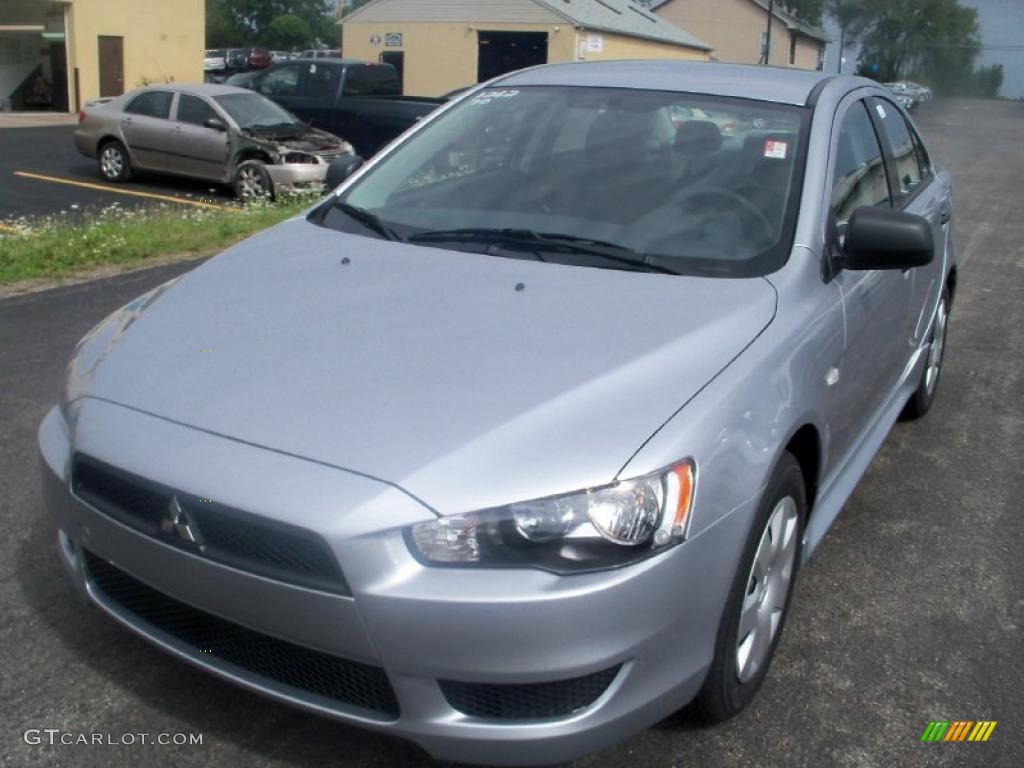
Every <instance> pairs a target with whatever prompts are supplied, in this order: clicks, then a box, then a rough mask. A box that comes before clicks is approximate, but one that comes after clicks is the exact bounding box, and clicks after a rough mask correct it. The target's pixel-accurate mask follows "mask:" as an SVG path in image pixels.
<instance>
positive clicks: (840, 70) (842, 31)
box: [836, 26, 846, 75]
mask: <svg viewBox="0 0 1024 768" xmlns="http://www.w3.org/2000/svg"><path fill="white" fill-rule="evenodd" d="M845 43H846V27H845V26H842V27H840V28H839V65H838V67H837V68H836V73H837V74H840V75H841V74H843V46H844V44H845Z"/></svg>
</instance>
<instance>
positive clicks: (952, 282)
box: [946, 264, 957, 308]
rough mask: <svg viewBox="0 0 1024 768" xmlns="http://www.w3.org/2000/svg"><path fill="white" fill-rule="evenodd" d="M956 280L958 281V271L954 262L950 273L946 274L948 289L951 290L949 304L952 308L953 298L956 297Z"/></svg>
mask: <svg viewBox="0 0 1024 768" xmlns="http://www.w3.org/2000/svg"><path fill="white" fill-rule="evenodd" d="M956 281H957V272H956V264H954V265H953V266H952V267H950V269H949V274H948V275H946V290H947V291H948V292H949V306H950V308H952V306H953V299H954V298H955V297H956Z"/></svg>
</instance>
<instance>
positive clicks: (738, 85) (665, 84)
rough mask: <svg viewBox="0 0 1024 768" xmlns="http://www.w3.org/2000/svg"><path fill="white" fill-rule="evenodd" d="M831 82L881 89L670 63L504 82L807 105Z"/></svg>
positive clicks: (805, 74)
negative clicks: (676, 92) (623, 89)
mask: <svg viewBox="0 0 1024 768" xmlns="http://www.w3.org/2000/svg"><path fill="white" fill-rule="evenodd" d="M830 80H842V81H847V82H848V84H849V85H850V86H851V87H855V86H862V85H877V83H875V82H874V81H873V80H867V79H865V78H858V77H848V76H844V77H839V76H836V75H828V74H826V73H824V72H818V71H813V70H803V69H790V68H786V67H763V66H756V65H751V64H717V63H711V62H701V61H670V60H628V61H593V62H571V63H565V64H547V65H544V66H539V67H533V68H530V69H525V70H521V71H519V72H515V73H513V74H511V75H509V76H507V77H504V78H501V79H500V80H499V82H500V84H501V85H502V86H515V85H568V86H591V87H605V88H638V89H646V90H655V91H679V92H680V93H700V94H706V95H709V96H733V97H736V98H743V99H757V100H760V101H772V102H777V103H779V104H798V105H804V104H807V103H808V100H809V99H810V97H811V94H812V93H813V92H814V91H815V90H816V88H817V87H818V86H819V85H821V84H823V83H825V82H827V81H830Z"/></svg>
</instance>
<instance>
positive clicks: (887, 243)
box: [840, 206, 935, 269]
mask: <svg viewBox="0 0 1024 768" xmlns="http://www.w3.org/2000/svg"><path fill="white" fill-rule="evenodd" d="M842 251H843V252H842V255H841V257H840V261H841V264H842V267H843V268H844V269H911V268H913V267H923V266H924V265H925V264H930V263H931V261H932V258H934V256H935V239H934V237H933V236H932V228H931V225H930V224H929V223H928V220H927V219H925V218H922V217H921V216H915V215H913V214H911V213H904V212H902V211H894V210H892V209H891V208H878V207H874V206H865V207H863V208H858V209H857V210H856V211H854V212H853V215H852V216H851V217H850V221H849V223H848V224H847V225H846V242H845V243H844V244H843V249H842Z"/></svg>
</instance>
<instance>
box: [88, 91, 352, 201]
mask: <svg viewBox="0 0 1024 768" xmlns="http://www.w3.org/2000/svg"><path fill="white" fill-rule="evenodd" d="M75 145H76V146H77V148H78V150H79V151H80V152H81V153H82V154H84V155H86V156H88V157H94V158H97V159H98V163H99V171H100V175H102V176H103V178H104V179H106V180H107V181H110V182H123V181H127V180H128V179H129V178H130V177H131V175H132V172H133V171H134V170H140V171H155V172H158V173H167V174H174V175H177V176H187V177H190V178H196V179H205V180H208V181H213V182H218V183H223V184H230V185H232V186H233V187H234V189H235V193H236V194H237V195H238V197H240V198H242V199H252V198H259V197H273V196H275V195H277V194H280V193H282V192H295V191H304V190H319V189H321V188H322V186H323V182H324V177H325V175H326V172H327V166H328V164H329V163H330V162H331V161H332V160H334V159H336V158H338V157H340V156H342V155H346V154H352V153H353V149H352V147H351V145H350V144H349V143H348V142H346V141H344V140H343V139H340V138H338V137H337V136H334V135H333V134H330V133H327V132H325V131H321V130H317V129H315V128H312V127H310V126H309V125H307V124H306V123H304V122H302V121H301V120H299V119H298V118H297V117H295V116H294V115H292V114H291V113H290V112H287V111H286V110H284V109H282V108H281V107H279V106H278V105H277V104H275V103H274V102H272V101H270V99H268V98H266V97H265V96H262V95H260V94H258V93H253V92H252V91H248V90H245V89H244V88H233V87H228V86H222V85H188V86H183V85H159V86H149V87H147V88H142V89H140V90H137V91H132V92H131V93H127V94H125V95H124V96H119V97H117V98H113V99H98V100H96V101H92V102H89V103H87V104H86V105H85V108H84V109H83V110H82V113H81V115H80V119H79V125H78V129H77V130H76V131H75Z"/></svg>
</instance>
